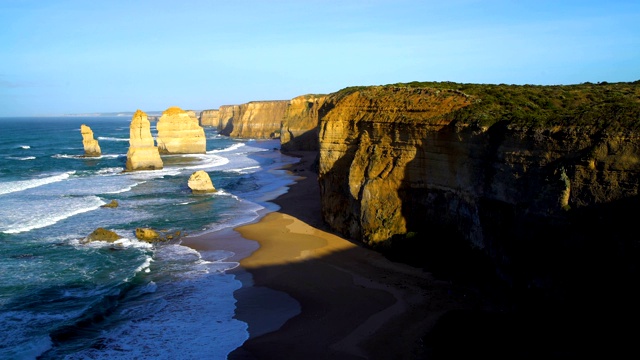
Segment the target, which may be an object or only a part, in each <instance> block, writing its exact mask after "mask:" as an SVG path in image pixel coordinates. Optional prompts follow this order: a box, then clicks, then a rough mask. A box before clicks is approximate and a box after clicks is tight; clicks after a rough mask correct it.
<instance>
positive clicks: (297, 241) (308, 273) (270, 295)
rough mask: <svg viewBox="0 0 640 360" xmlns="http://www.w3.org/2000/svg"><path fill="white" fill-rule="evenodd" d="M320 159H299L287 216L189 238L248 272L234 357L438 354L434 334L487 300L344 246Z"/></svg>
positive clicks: (271, 215)
mask: <svg viewBox="0 0 640 360" xmlns="http://www.w3.org/2000/svg"><path fill="white" fill-rule="evenodd" d="M316 154H317V152H296V153H291V154H287V155H291V156H296V157H299V158H300V161H299V162H298V163H296V164H293V165H291V166H290V167H289V169H288V170H289V171H291V172H292V173H293V174H295V175H296V176H297V179H296V182H295V183H294V184H293V185H291V186H290V187H289V191H288V192H286V193H284V194H282V195H280V196H279V197H278V198H276V199H275V200H272V201H271V202H273V203H275V204H276V205H278V206H279V207H280V209H279V210H277V211H273V212H267V213H266V214H262V216H260V217H259V218H258V219H257V220H256V221H255V222H253V223H250V224H245V225H241V226H239V227H236V228H235V229H228V230H225V231H222V232H217V233H212V234H203V235H200V236H195V237H193V238H189V239H185V241H184V245H186V246H191V247H194V248H195V249H196V250H199V251H206V250H208V249H214V248H224V249H228V250H231V251H234V252H235V253H236V255H235V256H234V257H233V258H231V259H228V260H230V261H239V263H240V266H239V267H238V268H236V269H233V270H231V271H230V273H233V274H235V275H236V277H237V279H239V280H240V281H241V282H242V283H243V286H242V288H241V289H239V290H238V291H236V293H235V294H234V296H235V297H236V299H237V304H236V306H237V310H236V318H237V319H239V320H241V321H244V322H246V323H247V324H248V327H249V329H248V330H249V334H250V337H249V339H248V340H247V341H245V343H244V344H243V345H242V346H241V347H240V348H238V349H236V350H235V351H233V352H232V353H231V354H229V357H228V358H229V359H235V360H238V359H272V358H273V359H275V358H278V359H281V358H283V354H286V356H285V357H286V358H306V359H322V358H331V359H388V358H395V359H416V358H424V357H427V355H428V352H429V351H430V350H429V349H428V348H427V347H425V345H424V343H423V340H424V339H423V336H424V334H426V333H428V332H429V331H430V330H432V329H433V328H434V326H435V325H436V323H437V320H438V319H439V318H440V317H441V316H442V315H443V314H444V313H446V312H448V311H450V310H455V309H461V310H462V309H479V308H482V307H483V302H482V301H481V300H480V299H479V298H478V297H477V296H475V295H474V294H472V293H469V292H467V291H465V290H463V289H459V288H456V287H455V286H454V285H453V284H452V283H451V282H448V281H442V280H438V279H436V278H434V277H433V276H432V275H431V274H430V273H427V272H426V271H424V270H422V269H418V268H414V267H411V266H409V265H406V264H402V263H395V262H392V261H390V260H388V259H386V258H385V257H384V256H382V255H381V254H380V253H378V252H375V251H373V250H370V249H367V248H364V247H363V246H361V245H359V244H356V243H354V242H351V241H349V240H347V239H344V238H342V237H340V236H338V235H336V234H334V233H332V232H331V231H330V230H328V229H327V228H326V227H325V226H324V224H323V222H322V218H321V214H320V192H319V186H318V182H317V174H316V172H315V171H314V169H313V163H314V160H315V156H316Z"/></svg>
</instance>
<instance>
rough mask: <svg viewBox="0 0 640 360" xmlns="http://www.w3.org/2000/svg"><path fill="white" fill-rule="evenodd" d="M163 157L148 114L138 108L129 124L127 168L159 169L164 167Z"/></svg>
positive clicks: (129, 169) (128, 169)
mask: <svg viewBox="0 0 640 360" xmlns="http://www.w3.org/2000/svg"><path fill="white" fill-rule="evenodd" d="M163 166H164V165H163V163H162V158H161V157H160V153H159V152H158V148H157V147H156V146H155V145H154V141H153V137H152V136H151V124H150V123H149V120H148V119H147V114H146V113H145V112H144V111H142V110H137V111H136V112H135V114H133V117H132V118H131V125H130V126H129V151H127V163H126V170H127V171H134V170H159V169H162V168H163Z"/></svg>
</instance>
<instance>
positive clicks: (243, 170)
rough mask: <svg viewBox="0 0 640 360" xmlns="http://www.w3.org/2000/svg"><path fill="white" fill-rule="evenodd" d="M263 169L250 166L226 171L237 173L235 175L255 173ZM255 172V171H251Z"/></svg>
mask: <svg viewBox="0 0 640 360" xmlns="http://www.w3.org/2000/svg"><path fill="white" fill-rule="evenodd" d="M260 169H261V167H260V166H248V167H244V168H239V169H227V170H224V171H225V172H235V173H239V174H249V173H252V172H255V171H258V170H260ZM251 170H253V171H251Z"/></svg>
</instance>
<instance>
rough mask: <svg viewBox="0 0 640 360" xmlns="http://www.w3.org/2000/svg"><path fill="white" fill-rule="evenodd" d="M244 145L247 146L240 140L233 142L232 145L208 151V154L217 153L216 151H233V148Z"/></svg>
mask: <svg viewBox="0 0 640 360" xmlns="http://www.w3.org/2000/svg"><path fill="white" fill-rule="evenodd" d="M243 146H245V144H244V143H242V142H238V143H235V144H232V145H231V146H229V147H226V148H224V149H216V150H210V151H207V154H216V153H221V152H228V151H233V150H237V149H239V148H241V147H243Z"/></svg>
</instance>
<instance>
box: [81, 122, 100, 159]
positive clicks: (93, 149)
mask: <svg viewBox="0 0 640 360" xmlns="http://www.w3.org/2000/svg"><path fill="white" fill-rule="evenodd" d="M80 134H81V135H82V145H83V146H84V156H87V157H96V156H100V155H102V150H100V145H99V144H98V140H96V139H94V138H93V130H91V128H90V127H88V126H87V125H85V124H82V125H80Z"/></svg>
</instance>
